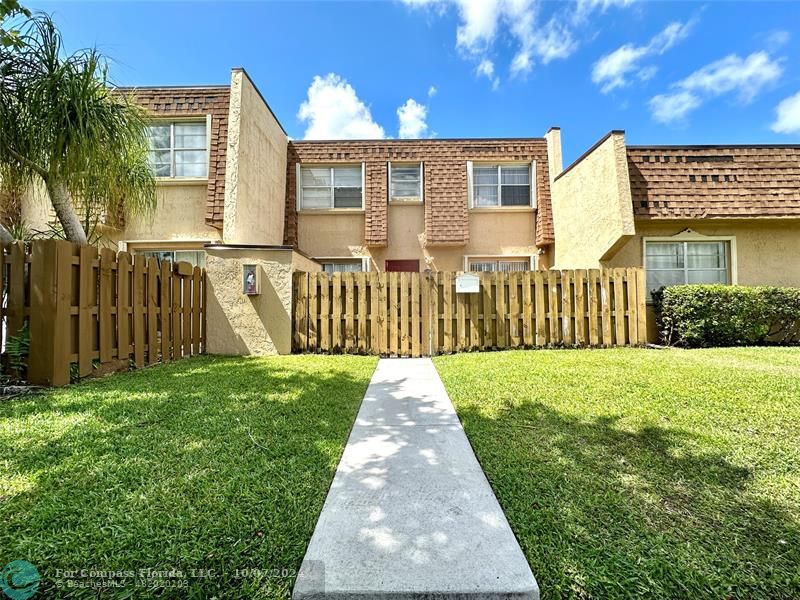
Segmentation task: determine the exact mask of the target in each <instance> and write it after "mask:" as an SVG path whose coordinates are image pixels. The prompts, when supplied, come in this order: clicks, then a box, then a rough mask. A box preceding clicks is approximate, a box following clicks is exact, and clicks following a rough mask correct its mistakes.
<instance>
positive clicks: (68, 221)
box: [47, 179, 87, 244]
mask: <svg viewBox="0 0 800 600" xmlns="http://www.w3.org/2000/svg"><path fill="white" fill-rule="evenodd" d="M47 193H48V194H49V195H50V202H52V204H53V208H54V209H55V210H56V216H57V217H58V221H59V223H61V227H62V228H63V229H64V235H65V236H66V238H67V239H68V240H69V241H70V242H77V243H79V244H86V243H87V239H86V232H85V231H84V230H83V225H81V220H80V219H79V218H78V215H77V214H75V209H73V208H72V198H71V197H70V193H69V190H68V189H67V185H66V184H65V183H64V182H63V181H60V180H58V179H54V180H52V181H48V182H47Z"/></svg>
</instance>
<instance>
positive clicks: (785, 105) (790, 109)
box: [771, 92, 800, 133]
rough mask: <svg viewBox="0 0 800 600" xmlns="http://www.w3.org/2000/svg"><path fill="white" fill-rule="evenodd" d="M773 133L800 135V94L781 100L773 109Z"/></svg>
mask: <svg viewBox="0 0 800 600" xmlns="http://www.w3.org/2000/svg"><path fill="white" fill-rule="evenodd" d="M775 113H776V115H775V122H774V123H773V124H772V126H771V128H772V131H774V132H775V133H800V92H797V93H796V94H795V95H794V96H789V97H788V98H784V99H783V100H781V102H780V104H778V106H777V107H776V108H775Z"/></svg>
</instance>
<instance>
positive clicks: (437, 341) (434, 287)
mask: <svg viewBox="0 0 800 600" xmlns="http://www.w3.org/2000/svg"><path fill="white" fill-rule="evenodd" d="M441 289H442V278H441V274H440V273H433V274H432V275H431V289H430V297H431V309H430V311H431V340H432V341H431V348H432V349H431V353H432V354H439V353H440V352H441V351H442V344H443V341H442V340H443V337H444V334H442V336H441V337H440V335H439V330H440V328H439V315H440V313H441V308H442V304H441V300H440V294H439V292H440V290H441ZM442 328H444V324H442Z"/></svg>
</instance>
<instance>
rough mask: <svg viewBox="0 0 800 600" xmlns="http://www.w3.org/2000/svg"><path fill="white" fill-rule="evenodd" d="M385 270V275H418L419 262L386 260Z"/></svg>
mask: <svg viewBox="0 0 800 600" xmlns="http://www.w3.org/2000/svg"><path fill="white" fill-rule="evenodd" d="M385 270H386V272H387V273H392V272H397V273H400V272H403V271H405V272H407V273H419V261H418V260H387V261H386V262H385Z"/></svg>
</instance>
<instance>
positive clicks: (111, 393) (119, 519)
mask: <svg viewBox="0 0 800 600" xmlns="http://www.w3.org/2000/svg"><path fill="white" fill-rule="evenodd" d="M375 364H376V360H375V359H373V358H368V357H353V356H337V357H331V356H294V357H275V358H269V359H255V358H213V357H200V358H195V359H187V360H184V361H181V362H178V363H175V364H170V365H164V366H157V367H154V368H150V369H145V370H142V371H138V372H134V373H127V374H121V375H115V376H112V377H108V378H105V379H102V380H95V381H90V382H86V383H82V384H79V385H75V386H72V387H69V388H64V389H60V390H56V391H51V392H47V393H45V394H42V395H37V396H35V397H30V398H27V399H17V400H12V401H4V402H3V401H0V523H2V526H1V527H0V568H2V566H3V565H4V564H5V563H6V562H8V561H11V560H14V559H26V560H28V561H30V562H32V563H33V564H34V565H36V566H37V567H38V568H39V570H40V572H42V573H43V583H42V588H40V589H41V590H43V591H42V592H40V593H39V595H37V597H50V596H54V595H64V596H66V595H69V596H76V597H94V596H95V592H94V591H92V590H91V589H81V588H71V589H68V588H61V589H60V590H59V589H58V588H56V587H55V586H56V576H57V572H56V569H62V570H71V569H96V570H114V571H122V570H139V569H153V570H168V569H173V568H174V569H180V570H182V575H184V577H180V576H178V577H169V578H162V579H163V581H165V582H166V581H169V584H166V583H165V585H164V587H163V588H161V589H157V590H154V591H153V592H152V595H158V596H159V597H196V598H211V597H214V596H215V595H217V596H218V597H220V598H236V597H241V598H283V597H288V595H289V592H290V590H291V586H292V583H293V578H292V575H293V574H294V572H295V571H296V570H297V569H298V567H299V566H300V562H301V560H302V558H303V554H304V553H305V549H306V546H307V544H308V541H309V539H310V537H311V533H312V531H313V529H314V525H315V523H316V520H317V516H318V514H319V511H320V510H321V508H322V504H323V502H324V500H325V496H326V494H327V491H328V487H329V485H330V482H331V480H332V478H333V474H334V471H335V469H336V465H337V463H338V461H339V458H340V456H341V453H342V449H343V447H344V444H345V442H346V439H347V436H348V433H349V431H350V427H351V426H352V423H353V420H354V418H355V414H356V412H357V410H358V406H359V404H360V401H361V398H362V396H363V394H364V391H365V390H366V387H367V384H368V382H369V379H370V376H371V375H372V371H373V370H374V367H375ZM192 569H207V570H213V571H197V570H196V571H194V572H192ZM136 575H138V573H137V574H136ZM67 579H69V577H67ZM100 579H102V577H95V578H94V580H100ZM116 580H117V581H127V584H126V585H125V588H124V589H119V590H113V589H106V590H105V593H104V594H103V595H104V597H108V596H118V597H128V596H129V595H130V596H131V597H136V598H139V597H143V596H148V595H151V594H150V593H148V590H147V589H145V588H141V587H140V588H134V587H132V585H133V584H132V581H133V578H127V579H126V578H125V574H123V577H122V578H120V577H117V578H116ZM158 580H159V577H158V576H156V577H153V576H152V575H151V576H148V575H145V577H144V578H142V579H140V580H139V584H140V585H147V584H153V583H154V582H155V583H156V584H157V582H158ZM184 580H186V581H188V586H189V589H188V590H187V589H174V588H173V587H169V586H174V587H175V588H179V587H180V586H182V585H183V583H182V582H183V581H184ZM82 581H89V582H91V581H92V580H91V579H89V580H82ZM65 583H66V582H65Z"/></svg>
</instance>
